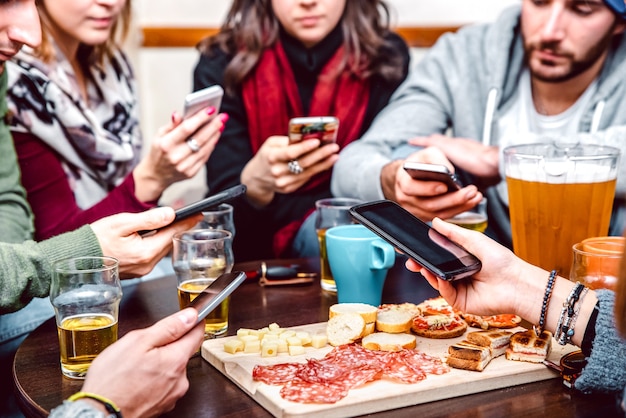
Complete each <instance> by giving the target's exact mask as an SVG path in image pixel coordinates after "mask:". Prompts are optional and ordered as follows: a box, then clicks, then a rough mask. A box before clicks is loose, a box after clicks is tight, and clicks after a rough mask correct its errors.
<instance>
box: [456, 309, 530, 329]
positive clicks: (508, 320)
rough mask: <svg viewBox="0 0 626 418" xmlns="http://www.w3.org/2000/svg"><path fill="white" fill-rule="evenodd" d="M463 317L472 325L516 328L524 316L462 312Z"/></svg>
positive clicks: (477, 326)
mask: <svg viewBox="0 0 626 418" xmlns="http://www.w3.org/2000/svg"><path fill="white" fill-rule="evenodd" d="M461 317H462V318H463V319H464V320H465V322H467V324H468V325H469V326H470V327H474V328H481V329H491V328H500V329H504V328H515V327H516V326H518V325H519V324H520V322H522V318H520V317H519V316H517V315H514V314H498V315H482V316H481V315H472V314H468V313H461Z"/></svg>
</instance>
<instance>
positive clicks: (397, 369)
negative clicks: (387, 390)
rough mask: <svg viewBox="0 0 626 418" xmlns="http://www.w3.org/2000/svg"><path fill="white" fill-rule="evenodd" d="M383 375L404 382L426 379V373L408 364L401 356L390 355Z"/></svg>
mask: <svg viewBox="0 0 626 418" xmlns="http://www.w3.org/2000/svg"><path fill="white" fill-rule="evenodd" d="M383 377H386V378H388V379H391V380H397V381H400V382H402V383H417V382H420V381H422V380H424V379H426V373H424V372H423V371H422V370H420V369H416V368H415V367H413V366H412V365H410V364H408V363H407V362H406V361H404V359H403V358H402V357H401V356H393V357H390V359H389V361H388V362H387V365H386V367H385V372H384V374H383Z"/></svg>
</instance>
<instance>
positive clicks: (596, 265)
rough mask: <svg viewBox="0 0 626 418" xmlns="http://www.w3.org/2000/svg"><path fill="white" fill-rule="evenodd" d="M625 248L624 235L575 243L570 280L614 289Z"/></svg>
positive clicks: (596, 287)
mask: <svg viewBox="0 0 626 418" xmlns="http://www.w3.org/2000/svg"><path fill="white" fill-rule="evenodd" d="M624 248H626V238H624V237H593V238H587V239H584V240H582V241H581V242H579V243H577V244H574V246H573V247H572V251H573V255H574V261H573V262H572V268H571V270H570V275H569V278H570V280H572V281H575V282H581V283H584V284H585V285H586V286H587V287H589V288H590V289H611V290H613V291H614V290H615V289H616V286H617V278H618V277H619V267H620V263H621V260H622V257H623V254H624Z"/></svg>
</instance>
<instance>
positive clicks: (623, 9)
mask: <svg viewBox="0 0 626 418" xmlns="http://www.w3.org/2000/svg"><path fill="white" fill-rule="evenodd" d="M604 2H605V3H606V5H607V6H609V7H610V8H611V10H613V11H614V12H615V14H617V15H618V16H620V17H621V18H622V19H626V3H625V2H624V0H604Z"/></svg>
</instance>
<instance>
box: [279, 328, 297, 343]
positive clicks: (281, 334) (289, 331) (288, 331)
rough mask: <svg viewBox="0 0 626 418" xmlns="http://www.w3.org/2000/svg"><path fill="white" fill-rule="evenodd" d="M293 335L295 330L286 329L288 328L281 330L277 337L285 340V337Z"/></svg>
mask: <svg viewBox="0 0 626 418" xmlns="http://www.w3.org/2000/svg"><path fill="white" fill-rule="evenodd" d="M295 335H296V332H295V331H294V330H291V329H288V330H285V331H283V332H281V333H280V335H279V337H280V338H282V339H284V340H286V339H287V338H289V337H293V336H295Z"/></svg>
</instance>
